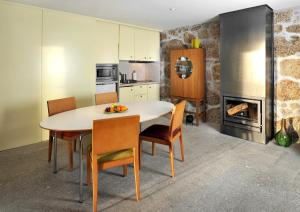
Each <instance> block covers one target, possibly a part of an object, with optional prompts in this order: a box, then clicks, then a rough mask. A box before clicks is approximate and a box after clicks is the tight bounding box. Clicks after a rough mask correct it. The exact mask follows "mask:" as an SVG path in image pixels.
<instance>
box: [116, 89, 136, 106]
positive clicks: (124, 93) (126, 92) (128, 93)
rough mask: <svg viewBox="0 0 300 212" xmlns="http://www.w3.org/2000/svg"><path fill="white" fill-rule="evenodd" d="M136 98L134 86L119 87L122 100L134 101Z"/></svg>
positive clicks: (120, 99)
mask: <svg viewBox="0 0 300 212" xmlns="http://www.w3.org/2000/svg"><path fill="white" fill-rule="evenodd" d="M134 100H135V95H134V86H132V87H122V88H120V89H119V101H120V102H132V101H134Z"/></svg>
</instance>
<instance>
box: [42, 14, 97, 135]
mask: <svg viewBox="0 0 300 212" xmlns="http://www.w3.org/2000/svg"><path fill="white" fill-rule="evenodd" d="M43 14H44V16H43V67H42V84H43V87H42V112H43V117H46V116H48V113H47V100H50V99H57V98H62V97H69V96H75V97H76V101H77V107H83V106H90V105H92V104H93V102H94V94H95V91H96V85H95V81H96V74H95V58H96V56H95V52H94V51H93V50H94V47H93V45H94V42H93V41H94V35H95V34H96V33H95V29H96V21H95V19H94V18H89V17H85V16H80V15H74V14H69V13H64V12H58V11H53V10H47V9H45V10H44V13H43ZM46 135H47V134H46V133H45V134H43V136H44V138H46Z"/></svg>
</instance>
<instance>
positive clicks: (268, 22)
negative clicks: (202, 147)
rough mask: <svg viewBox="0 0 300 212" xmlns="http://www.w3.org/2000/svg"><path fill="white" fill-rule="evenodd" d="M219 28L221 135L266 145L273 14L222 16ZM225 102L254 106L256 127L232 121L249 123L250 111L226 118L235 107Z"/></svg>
mask: <svg viewBox="0 0 300 212" xmlns="http://www.w3.org/2000/svg"><path fill="white" fill-rule="evenodd" d="M220 24H221V36H220V38H221V49H220V56H221V98H222V99H221V103H222V107H221V132H222V133H225V134H228V135H232V136H236V137H240V138H243V139H247V140H252V141H256V142H259V143H267V142H268V141H269V140H270V139H271V138H272V135H273V99H274V98H273V95H274V94H273V90H274V76H273V75H274V74H273V72H274V71H273V10H272V8H270V7H269V6H267V5H262V6H257V7H252V8H248V9H244V10H238V11H234V12H229V13H224V14H221V15H220ZM228 98H231V99H233V100H232V101H231V103H232V102H233V103H236V102H239V101H240V102H241V103H246V104H248V103H249V104H250V103H251V102H253V101H255V102H257V106H255V107H252V109H251V110H252V111H253V108H255V110H257V111H256V112H257V114H256V115H257V117H258V118H256V121H257V119H259V121H260V122H259V123H258V124H257V126H255V127H253V126H252V125H251V124H247V123H249V121H248V122H241V121H240V122H239V121H235V120H234V118H235V119H236V120H237V119H238V118H244V119H246V118H248V119H249V117H247V114H248V112H249V111H244V113H242V114H240V116H236V117H229V118H228V112H227V111H226V110H227V109H228V108H230V107H233V106H236V105H237V103H236V105H234V104H233V106H232V104H230V105H226V99H228ZM245 114H246V115H245ZM243 123H246V124H243ZM249 125H250V126H249Z"/></svg>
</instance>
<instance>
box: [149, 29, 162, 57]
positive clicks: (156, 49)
mask: <svg viewBox="0 0 300 212" xmlns="http://www.w3.org/2000/svg"><path fill="white" fill-rule="evenodd" d="M148 33H149V53H148V60H149V61H160V35H159V32H155V31H149V32H148Z"/></svg>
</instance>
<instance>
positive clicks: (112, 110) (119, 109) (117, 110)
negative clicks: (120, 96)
mask: <svg viewBox="0 0 300 212" xmlns="http://www.w3.org/2000/svg"><path fill="white" fill-rule="evenodd" d="M127 110H128V108H127V107H126V106H124V105H117V104H112V105H111V106H110V107H106V108H105V110H104V112H105V113H124V112H126V111H127Z"/></svg>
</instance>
